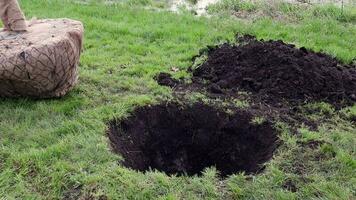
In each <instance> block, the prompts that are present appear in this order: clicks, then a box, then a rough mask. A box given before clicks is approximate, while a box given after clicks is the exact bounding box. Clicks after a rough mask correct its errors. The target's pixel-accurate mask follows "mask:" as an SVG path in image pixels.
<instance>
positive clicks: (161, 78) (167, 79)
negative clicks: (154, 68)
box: [155, 72, 180, 87]
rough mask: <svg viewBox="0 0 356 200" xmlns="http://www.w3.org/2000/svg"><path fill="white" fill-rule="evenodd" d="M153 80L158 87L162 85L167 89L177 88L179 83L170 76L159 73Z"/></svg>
mask: <svg viewBox="0 0 356 200" xmlns="http://www.w3.org/2000/svg"><path fill="white" fill-rule="evenodd" d="M155 80H156V81H157V83H158V84H159V85H164V86H168V87H175V86H177V85H178V84H179V83H180V81H179V80H177V79H174V78H173V77H172V75H171V74H168V73H165V72H161V73H159V74H158V75H157V76H156V77H155Z"/></svg>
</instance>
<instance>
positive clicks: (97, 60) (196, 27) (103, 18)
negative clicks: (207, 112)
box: [0, 0, 356, 199]
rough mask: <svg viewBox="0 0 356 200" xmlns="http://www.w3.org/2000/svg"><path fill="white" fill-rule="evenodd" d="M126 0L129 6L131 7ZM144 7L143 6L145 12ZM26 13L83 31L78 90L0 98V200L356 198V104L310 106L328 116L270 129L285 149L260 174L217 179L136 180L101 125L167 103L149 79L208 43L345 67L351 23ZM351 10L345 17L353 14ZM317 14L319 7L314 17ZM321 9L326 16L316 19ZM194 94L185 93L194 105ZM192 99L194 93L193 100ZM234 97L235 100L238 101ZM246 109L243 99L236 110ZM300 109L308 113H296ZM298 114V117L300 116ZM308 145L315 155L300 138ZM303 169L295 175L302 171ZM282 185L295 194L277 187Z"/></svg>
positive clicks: (39, 6)
mask: <svg viewBox="0 0 356 200" xmlns="http://www.w3.org/2000/svg"><path fill="white" fill-rule="evenodd" d="M135 2H136V1H135ZM139 2H142V4H143V7H144V6H146V3H145V2H148V1H139ZM21 5H22V7H23V8H24V11H25V13H26V15H27V16H28V18H31V17H37V18H60V17H67V18H73V19H77V20H80V21H82V22H83V23H84V25H85V30H86V32H85V41H84V52H83V54H82V57H81V63H80V66H79V68H80V83H79V84H78V86H76V87H75V89H74V90H73V91H72V92H70V93H69V94H68V95H67V96H66V97H64V98H61V99H54V100H37V101H35V100H30V99H17V100H14V99H1V100H0V111H1V112H0V199H1V198H2V199H64V198H69V197H72V198H74V199H75V198H78V197H79V196H80V197H81V198H83V199H85V198H89V197H91V198H94V199H95V198H96V199H99V198H100V197H104V196H107V197H109V199H352V198H354V197H355V189H356V188H355V186H356V178H355V176H354V174H355V170H356V161H355V133H356V131H355V126H354V125H351V123H350V121H347V119H350V118H352V117H353V116H355V113H356V112H355V110H356V105H355V106H353V107H349V108H345V109H344V110H341V111H335V110H333V109H330V108H329V107H328V106H327V105H324V104H321V105H319V106H318V105H312V106H311V108H312V109H314V110H315V109H319V110H320V112H319V113H320V114H319V115H317V116H315V115H312V116H310V118H311V119H317V118H318V116H319V118H325V117H324V112H331V116H329V119H328V120H324V121H325V122H324V123H323V124H321V126H320V128H319V130H317V131H313V132H311V131H310V130H308V129H306V128H302V129H301V133H302V134H300V135H298V136H297V135H292V134H291V133H290V130H289V128H288V126H287V125H286V124H283V123H280V124H279V125H278V127H279V128H280V130H281V136H280V137H281V140H282V141H283V144H282V145H281V147H280V148H279V150H278V152H277V153H276V155H275V157H274V159H273V160H272V161H271V162H270V163H268V166H267V168H266V171H265V172H264V173H263V174H260V175H256V176H247V175H244V174H236V175H234V176H231V177H230V178H228V179H226V180H220V179H219V178H218V176H217V172H216V170H215V169H213V168H210V169H207V170H206V172H205V173H204V175H203V176H202V177H174V176H173V177H168V176H166V175H164V174H162V173H159V172H149V173H146V174H143V173H139V172H135V171H132V170H129V169H126V168H123V167H121V166H118V165H117V161H118V160H119V156H117V155H114V154H113V153H111V151H110V149H109V145H108V141H107V138H106V136H105V129H106V125H105V122H107V121H108V120H110V119H112V118H114V117H115V118H121V117H124V116H127V115H128V113H129V111H131V110H132V109H134V108H135V107H137V106H140V105H146V104H152V103H155V102H158V101H159V100H161V99H171V91H170V90H169V89H167V88H165V87H161V86H158V85H157V84H156V83H155V81H154V80H153V79H152V78H153V76H154V75H155V74H156V73H158V72H160V71H166V72H168V71H170V69H171V68H172V67H177V68H179V69H180V70H181V72H178V73H177V75H178V76H186V75H187V74H186V73H185V72H184V70H185V69H187V67H189V66H190V65H191V64H192V61H191V57H192V56H193V55H196V54H198V52H199V50H200V49H202V48H204V47H206V46H207V45H214V44H219V43H222V42H225V41H233V38H234V34H235V33H237V32H239V33H251V34H255V35H256V36H257V37H258V38H263V39H282V40H285V41H287V42H292V43H296V44H297V45H298V46H306V47H308V48H312V49H314V50H322V51H325V52H328V53H330V54H332V55H334V56H337V57H338V58H339V59H341V60H343V61H344V62H351V60H352V59H354V58H355V55H356V49H355V48H354V47H355V46H356V38H355V35H356V28H355V24H354V18H352V17H351V21H350V20H346V21H345V20H344V21H343V20H338V19H335V18H333V17H328V16H325V14H320V16H319V17H316V18H310V19H303V20H301V21H300V22H298V23H289V22H287V21H278V20H273V18H261V19H257V20H255V21H249V20H246V21H244V20H236V19H233V18H225V19H224V18H220V17H212V18H209V19H208V18H198V17H195V16H193V15H191V14H189V13H185V14H182V15H177V14H174V13H169V12H165V11H160V12H154V11H150V10H147V9H144V8H143V7H142V6H140V5H136V6H134V7H133V6H130V5H129V4H113V5H105V4H103V3H95V1H91V2H90V3H89V4H80V3H75V1H67V0H32V1H26V0H22V1H21ZM353 11H354V10H353ZM320 13H323V12H320ZM325 13H326V14H328V13H329V12H325ZM198 97H199V95H196V97H194V98H198ZM199 98H200V97H199ZM237 102H238V101H237ZM244 105H245V104H244ZM306 109H310V108H306ZM306 115H308V114H307V113H306ZM311 138H318V139H320V140H323V141H325V142H326V143H324V145H323V146H322V147H320V148H318V149H310V148H306V147H304V146H303V145H302V144H301V143H300V142H298V141H307V140H310V139H311ZM301 172H302V173H301ZM286 181H292V182H293V183H294V184H295V185H296V186H297V187H298V191H297V192H295V193H294V192H290V191H288V190H286V189H285V188H284V187H283V185H284V184H285V183H286Z"/></svg>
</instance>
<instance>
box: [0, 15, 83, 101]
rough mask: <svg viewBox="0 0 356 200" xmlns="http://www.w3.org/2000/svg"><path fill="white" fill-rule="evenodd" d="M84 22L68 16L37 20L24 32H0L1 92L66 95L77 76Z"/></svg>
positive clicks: (2, 94)
mask: <svg viewBox="0 0 356 200" xmlns="http://www.w3.org/2000/svg"><path fill="white" fill-rule="evenodd" d="M82 38H83V25H82V23H81V22H79V21H74V20H69V19H57V20H38V21H36V22H33V23H32V24H31V23H29V27H28V30H27V32H25V33H11V32H1V33H0V96H1V97H20V96H27V97H35V98H50V97H60V96H63V95H65V94H66V93H67V92H68V91H69V90H70V89H72V88H73V86H74V85H75V84H76V82H77V79H78V73H77V64H78V62H79V57H80V53H81V48H82Z"/></svg>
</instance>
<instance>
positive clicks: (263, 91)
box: [192, 37, 356, 105]
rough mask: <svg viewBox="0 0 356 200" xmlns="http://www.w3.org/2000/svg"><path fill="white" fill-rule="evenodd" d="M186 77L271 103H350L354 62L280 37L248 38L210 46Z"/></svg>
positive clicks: (355, 84)
mask: <svg viewBox="0 0 356 200" xmlns="http://www.w3.org/2000/svg"><path fill="white" fill-rule="evenodd" d="M192 79H193V82H194V83H196V84H201V85H204V86H206V87H207V88H208V90H209V91H210V92H212V93H236V91H241V90H242V91H248V92H251V93H252V94H254V95H257V96H258V97H259V98H261V99H262V100H263V101H264V102H267V103H269V104H271V105H275V104H278V103H280V102H283V101H287V102H289V103H298V104H300V103H304V102H315V101H326V102H329V103H332V104H343V103H348V104H349V103H353V102H355V101H356V67H355V66H354V65H353V66H351V65H344V64H342V63H341V62H339V61H338V60H337V59H335V58H333V57H331V56H329V55H327V54H323V53H316V52H313V51H311V50H307V49H305V48H304V47H302V48H299V49H298V48H296V47H295V46H294V45H292V44H285V43H284V42H282V41H257V40H254V39H251V38H250V37H248V42H247V44H243V45H230V44H223V45H221V46H218V47H215V48H212V49H210V50H209V52H208V59H207V60H206V62H204V63H203V64H202V65H201V66H200V67H198V68H196V69H194V70H193V78H192Z"/></svg>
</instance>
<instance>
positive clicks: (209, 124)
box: [108, 103, 277, 176]
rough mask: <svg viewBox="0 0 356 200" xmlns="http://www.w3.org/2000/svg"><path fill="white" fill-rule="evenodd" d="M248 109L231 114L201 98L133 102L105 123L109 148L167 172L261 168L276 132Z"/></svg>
mask: <svg viewBox="0 0 356 200" xmlns="http://www.w3.org/2000/svg"><path fill="white" fill-rule="evenodd" d="M253 119H254V116H253V114H251V113H249V112H247V111H241V110H235V111H234V113H233V114H227V113H226V112H225V111H223V110H220V109H217V108H214V107H212V106H207V105H204V104H201V103H195V104H193V105H184V106H183V105H179V104H177V103H168V104H167V103H162V104H160V105H154V106H145V107H139V108H137V109H136V110H135V111H133V112H132V113H131V115H130V116H129V117H128V118H127V119H124V120H119V121H117V120H113V121H111V122H110V123H109V129H108V136H109V139H110V141H111V146H112V148H113V150H114V152H116V153H118V154H120V155H122V156H123V158H124V161H123V162H122V164H123V165H124V166H126V167H129V168H132V169H135V170H139V171H146V170H150V169H157V170H160V171H164V172H166V173H167V174H178V175H181V174H188V175H193V174H200V173H201V172H202V170H204V168H206V167H211V166H215V167H216V168H217V169H218V170H219V171H220V173H221V175H222V176H226V175H230V174H233V173H236V172H241V171H245V172H247V173H256V172H259V171H260V170H261V169H263V163H264V162H266V161H268V160H269V159H270V158H271V157H272V155H273V152H274V150H275V149H276V147H277V133H276V130H275V129H274V128H273V126H272V123H271V122H270V121H268V120H265V121H263V122H261V123H259V124H256V123H253V122H252V121H253Z"/></svg>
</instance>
